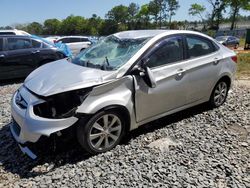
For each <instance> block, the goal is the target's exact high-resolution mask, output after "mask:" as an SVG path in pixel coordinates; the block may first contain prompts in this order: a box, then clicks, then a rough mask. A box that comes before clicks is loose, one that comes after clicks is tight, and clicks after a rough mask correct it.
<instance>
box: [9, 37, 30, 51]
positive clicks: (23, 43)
mask: <svg viewBox="0 0 250 188" xmlns="http://www.w3.org/2000/svg"><path fill="white" fill-rule="evenodd" d="M31 47H32V44H31V41H30V39H25V38H8V50H21V49H27V48H31Z"/></svg>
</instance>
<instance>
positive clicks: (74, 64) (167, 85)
mask: <svg viewBox="0 0 250 188" xmlns="http://www.w3.org/2000/svg"><path fill="white" fill-rule="evenodd" d="M236 62H237V57H236V54H235V53H234V52H233V51H231V50H229V49H228V48H226V47H224V46H223V45H221V44H219V43H218V42H217V41H216V40H214V39H212V38H210V37H208V36H206V35H204V34H201V33H197V32H192V31H181V30H178V31H174V30H139V31H125V32H120V33H116V34H113V35H111V36H108V37H106V38H104V39H103V40H101V41H99V42H98V43H96V44H95V45H93V46H92V47H90V48H88V49H87V50H85V51H83V52H81V53H80V54H79V55H78V56H77V57H75V59H73V60H72V61H69V60H67V59H64V60H59V61H55V62H53V63H50V64H47V65H44V66H42V67H40V68H38V69H36V70H35V71H34V72H32V73H31V74H30V75H29V76H28V77H27V78H26V80H25V82H24V84H23V85H22V86H21V87H20V88H19V89H18V91H16V93H15V94H14V96H13V99H12V103H11V106H12V117H13V122H12V124H11V126H10V128H11V132H12V135H13V136H14V138H15V139H16V141H17V142H18V144H19V146H20V148H21V150H22V151H23V152H24V153H26V154H28V155H29V156H30V157H32V158H36V157H37V156H36V154H35V153H34V152H33V151H31V150H30V149H29V147H28V146H27V143H36V142H38V141H39V140H40V139H41V138H42V137H49V136H51V135H56V136H58V137H60V136H61V135H63V134H65V133H66V132H67V133H68V132H69V130H71V132H70V134H74V135H75V136H76V137H77V139H78V141H79V143H80V144H81V146H82V147H83V148H84V150H86V151H87V152H89V153H92V154H97V153H101V152H105V151H108V150H111V149H112V148H114V147H115V146H116V145H117V144H119V142H120V141H121V139H122V138H123V136H124V135H125V133H126V132H128V131H131V130H133V129H136V128H138V127H139V126H141V125H143V124H145V123H147V122H150V121H152V120H155V119H158V118H161V117H163V116H166V115H169V114H172V113H175V112H178V111H181V110H183V109H186V108H189V107H192V106H195V105H198V104H201V103H205V102H208V104H209V105H210V106H212V107H219V106H220V105H222V104H223V103H224V102H225V100H226V98H227V94H228V90H229V88H230V87H231V85H232V82H233V79H234V74H235V71H236ZM72 130H73V131H72Z"/></svg>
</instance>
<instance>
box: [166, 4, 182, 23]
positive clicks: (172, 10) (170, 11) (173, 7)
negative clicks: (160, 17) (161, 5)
mask: <svg viewBox="0 0 250 188" xmlns="http://www.w3.org/2000/svg"><path fill="white" fill-rule="evenodd" d="M165 1H166V11H167V16H168V18H169V25H171V21H172V16H174V15H175V14H176V11H177V10H178V9H179V8H180V5H179V1H178V0H165Z"/></svg>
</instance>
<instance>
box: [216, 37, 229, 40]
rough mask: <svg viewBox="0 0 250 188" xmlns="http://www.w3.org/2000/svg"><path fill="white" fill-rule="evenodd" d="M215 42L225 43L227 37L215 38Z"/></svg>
mask: <svg viewBox="0 0 250 188" xmlns="http://www.w3.org/2000/svg"><path fill="white" fill-rule="evenodd" d="M216 40H218V41H226V40H227V37H224V36H220V37H216Z"/></svg>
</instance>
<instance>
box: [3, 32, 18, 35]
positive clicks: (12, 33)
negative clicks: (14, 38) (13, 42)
mask: <svg viewBox="0 0 250 188" xmlns="http://www.w3.org/2000/svg"><path fill="white" fill-rule="evenodd" d="M0 35H16V33H14V32H0Z"/></svg>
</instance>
